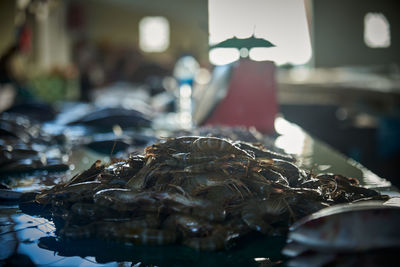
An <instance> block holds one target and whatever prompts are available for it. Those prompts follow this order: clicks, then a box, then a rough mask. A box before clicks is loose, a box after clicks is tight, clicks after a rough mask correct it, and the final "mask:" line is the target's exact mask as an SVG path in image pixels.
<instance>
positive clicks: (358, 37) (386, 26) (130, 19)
mask: <svg viewBox="0 0 400 267" xmlns="http://www.w3.org/2000/svg"><path fill="white" fill-rule="evenodd" d="M399 11H400V10H399V3H398V1H395V0H392V1H391V0H336V1H329V0H304V1H302V0H279V1H278V0H265V1H260V0H251V1H227V0H196V1H195V0H189V1H188V0H170V1H162V0H153V1H140V0H113V1H112V0H85V1H73V0H65V1H60V0H2V1H0V36H1V38H0V55H1V62H0V72H1V73H0V75H1V77H0V78H1V80H0V83H1V85H0V86H1V87H0V112H1V111H6V110H7V109H10V108H11V107H13V106H15V105H16V104H20V103H28V102H35V103H46V104H49V105H54V106H57V105H60V103H67V102H87V103H92V102H96V103H97V104H98V105H105V106H106V105H112V104H113V103H114V102H115V101H116V102H123V104H124V105H125V106H129V105H134V106H135V107H136V108H137V109H139V110H140V104H138V101H137V100H138V99H146V100H148V99H150V100H148V101H147V102H149V103H150V104H151V105H150V106H151V109H152V112H173V111H176V110H177V109H178V110H180V111H181V115H182V116H181V120H183V122H185V123H187V125H189V126H190V125H196V124H201V123H203V121H202V120H201V119H200V120H198V119H196V116H194V118H193V121H192V118H191V117H190V116H191V113H193V112H195V113H196V112H200V113H201V112H203V113H210V112H211V111H210V110H209V109H207V110H206V111H204V110H201V109H202V108H203V109H204V106H203V105H200V104H199V103H201V100H200V99H201V97H202V96H203V95H204V94H205V92H207V90H208V91H210V90H211V89H212V85H214V87H215V83H216V82H217V81H216V79H215V77H216V75H217V74H218V71H219V70H221V69H223V67H224V66H233V64H237V62H240V61H241V60H242V59H246V60H251V61H253V62H265V61H267V62H270V61H272V62H274V65H273V66H274V67H273V78H269V79H274V82H276V86H273V89H274V90H275V94H272V95H271V97H272V98H274V99H269V100H266V101H265V105H274V104H276V105H277V110H276V111H274V112H277V114H279V116H282V117H284V118H285V119H287V120H288V121H290V122H294V123H296V124H298V125H300V126H301V127H302V128H303V129H305V130H306V131H307V132H308V133H310V134H311V135H312V136H314V137H315V138H317V139H320V140H322V141H324V142H325V143H327V144H329V145H330V146H332V147H334V148H335V149H337V150H339V151H340V152H342V153H343V154H345V155H347V156H349V157H351V158H353V159H355V160H356V161H358V162H360V163H362V164H363V165H365V166H367V167H368V168H369V169H370V170H372V171H373V172H375V173H376V174H378V175H379V176H382V177H385V178H387V179H389V180H391V181H392V182H393V183H394V184H395V185H399V182H400V175H399V173H398V172H397V164H398V163H400V138H399V137H400V69H399V63H400V30H399V27H400V17H399V16H398V14H399ZM235 39H240V40H247V44H244V43H242V44H239V45H237V44H235ZM260 39H263V40H268V41H269V42H270V43H271V46H270V47H268V45H258V44H257V42H258V41H259V40H260ZM224 40H230V41H231V43H230V44H229V45H227V46H224V45H222V42H223V41H224ZM218 44H219V45H218ZM246 77H247V78H246ZM246 79H249V80H246ZM251 79H252V78H251V77H250V78H249V76H244V77H243V78H242V81H244V82H245V83H247V82H248V83H251ZM185 84H190V86H191V87H190V90H189V89H188V90H186V89H185V88H186V87H182V85H185ZM176 88H180V89H179V90H178V91H177V90H176ZM139 89H140V90H139ZM133 91H135V92H136V93H135V94H134V95H133V96H132V97H131V101H127V100H126V99H127V98H128V96H130V94H129V93H130V92H133ZM110 92H111V93H110ZM138 92H145V95H146V96H145V97H143V94H140V93H138ZM118 94H119V96H122V97H120V98H119V99H118V100H115V99H113V96H115V95H118ZM177 94H178V96H177ZM187 96H189V98H191V99H190V101H193V103H189V104H188V103H186V102H185V97H187ZM214 97H215V95H214ZM125 98H126V99H125ZM177 99H178V100H177ZM123 100H126V101H123ZM186 100H188V99H186ZM113 101H114V102H113ZM258 105H260V104H258ZM146 108H147V107H146ZM144 109H145V108H142V110H144ZM211 109H212V108H211ZM188 114H189V117H187V116H186V115H188ZM47 115H49V114H47ZM273 115H275V114H273ZM185 116H186V117H185ZM42 119H43V116H42ZM203 120H204V118H203Z"/></svg>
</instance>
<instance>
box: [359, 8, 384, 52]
mask: <svg viewBox="0 0 400 267" xmlns="http://www.w3.org/2000/svg"><path fill="white" fill-rule="evenodd" d="M364 43H365V44H366V45H367V46H368V47H371V48H386V47H389V46H390V24H389V22H388V20H387V19H386V17H385V16H384V15H383V14H382V13H367V14H366V15H365V17H364Z"/></svg>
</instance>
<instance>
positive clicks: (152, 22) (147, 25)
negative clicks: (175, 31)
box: [139, 17, 169, 52]
mask: <svg viewBox="0 0 400 267" xmlns="http://www.w3.org/2000/svg"><path fill="white" fill-rule="evenodd" d="M139 47H140V49H142V50H143V51H144V52H163V51H165V50H167V48H168V47H169V23H168V20H167V19H166V18H164V17H144V18H143V19H141V20H140V22H139Z"/></svg>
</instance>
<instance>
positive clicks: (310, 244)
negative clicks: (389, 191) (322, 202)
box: [282, 198, 400, 266]
mask: <svg viewBox="0 0 400 267" xmlns="http://www.w3.org/2000/svg"><path fill="white" fill-rule="evenodd" d="M394 200H395V198H392V199H390V200H389V201H387V202H385V203H384V202H383V201H365V202H356V203H348V204H339V205H334V206H331V207H327V208H325V209H322V210H320V211H317V212H315V213H313V214H311V215H309V216H307V217H304V218H302V219H301V220H299V221H297V222H296V223H294V224H293V225H292V226H291V227H290V229H289V230H290V231H289V234H288V244H287V245H286V246H285V248H284V249H283V250H282V253H283V254H284V255H286V256H289V257H294V258H293V259H292V260H290V264H289V265H291V266H304V265H307V264H308V265H310V264H315V265H324V264H327V263H330V262H335V261H337V260H338V259H340V260H341V261H344V260H350V259H353V258H354V257H356V256H357V258H360V257H364V256H365V255H364V254H365V253H367V254H371V253H372V254H376V255H377V256H379V255H381V254H384V255H386V257H387V256H388V255H389V256H392V257H393V255H391V253H393V252H392V251H393V250H396V249H399V248H400V231H399V229H398V226H399V223H400V205H399V203H396V201H394ZM363 253H364V254H363ZM316 263H318V264H316Z"/></svg>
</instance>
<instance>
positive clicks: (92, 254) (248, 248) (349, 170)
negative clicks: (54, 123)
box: [0, 118, 399, 266]
mask: <svg viewBox="0 0 400 267" xmlns="http://www.w3.org/2000/svg"><path fill="white" fill-rule="evenodd" d="M275 128H276V130H277V132H278V133H279V134H280V136H279V137H278V138H276V140H275V145H276V146H277V147H279V148H282V149H283V150H284V151H285V152H287V153H291V154H295V155H297V158H298V164H299V165H301V166H302V167H303V168H305V169H308V170H312V172H313V173H318V172H332V173H337V174H342V175H345V176H349V177H356V178H357V179H359V180H360V184H361V185H363V186H365V187H369V188H374V189H376V190H378V191H380V192H382V193H385V194H389V195H391V196H397V195H399V193H398V191H397V189H396V188H393V187H392V186H391V185H390V183H389V182H388V181H386V180H385V179H382V178H380V177H378V176H376V175H375V174H373V173H372V172H370V171H369V170H367V169H366V168H364V167H363V166H361V165H360V164H358V163H357V162H355V161H353V160H350V159H348V158H346V157H345V156H343V155H341V154H340V153H338V152H336V151H334V150H333V149H332V148H330V147H328V146H326V145H325V144H323V143H321V142H319V141H318V140H315V139H313V138H312V137H310V136H309V135H307V134H306V133H305V132H304V131H302V130H301V128H299V127H298V126H296V125H293V124H291V123H289V122H287V121H286V120H284V119H281V118H278V119H277V120H276V123H275ZM98 159H101V160H102V161H103V162H107V161H108V160H109V157H105V156H104V155H102V154H97V153H94V152H92V151H89V150H87V149H83V148H80V149H77V150H74V151H72V154H71V156H70V163H71V164H72V166H73V167H72V168H71V169H72V170H70V171H68V172H67V173H58V174H57V173H50V174H49V173H43V172H42V173H38V174H36V175H28V176H25V177H15V178H14V177H10V178H8V184H9V185H10V186H11V187H13V189H14V190H18V191H34V190H40V189H42V188H47V187H51V186H52V185H54V184H56V183H58V182H60V181H65V180H68V179H69V178H71V177H72V176H73V175H74V174H76V173H78V172H80V171H82V170H85V169H87V168H89V167H90V166H91V165H92V164H93V162H95V161H96V160H98ZM54 232H55V227H54V224H53V223H52V222H50V221H48V220H47V219H44V218H41V217H36V216H30V215H27V214H24V213H22V211H21V210H20V209H19V207H18V205H15V204H8V203H4V202H1V203H0V247H1V249H0V263H1V261H2V260H4V259H8V260H7V261H8V262H12V263H16V264H18V265H25V266H27V265H29V264H31V265H38V266H188V265H190V266H222V265H229V266H243V265H245V264H246V265H247V266H270V265H268V264H271V263H274V262H275V263H276V262H280V261H283V263H284V262H285V258H284V256H282V254H281V249H282V248H283V246H284V245H285V239H284V238H282V237H279V238H278V237H276V238H266V237H247V238H246V240H244V241H243V242H240V243H239V244H238V245H236V246H235V247H233V248H231V249H230V250H228V251H222V252H196V251H194V250H192V249H190V248H187V247H184V246H177V245H169V246H144V245H124V244H118V243H110V242H107V243H106V242H100V241H96V240H87V241H84V242H83V241H79V242H78V241H67V242H66V241H64V242H60V241H59V240H58V239H57V238H56V236H55V234H54Z"/></svg>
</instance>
